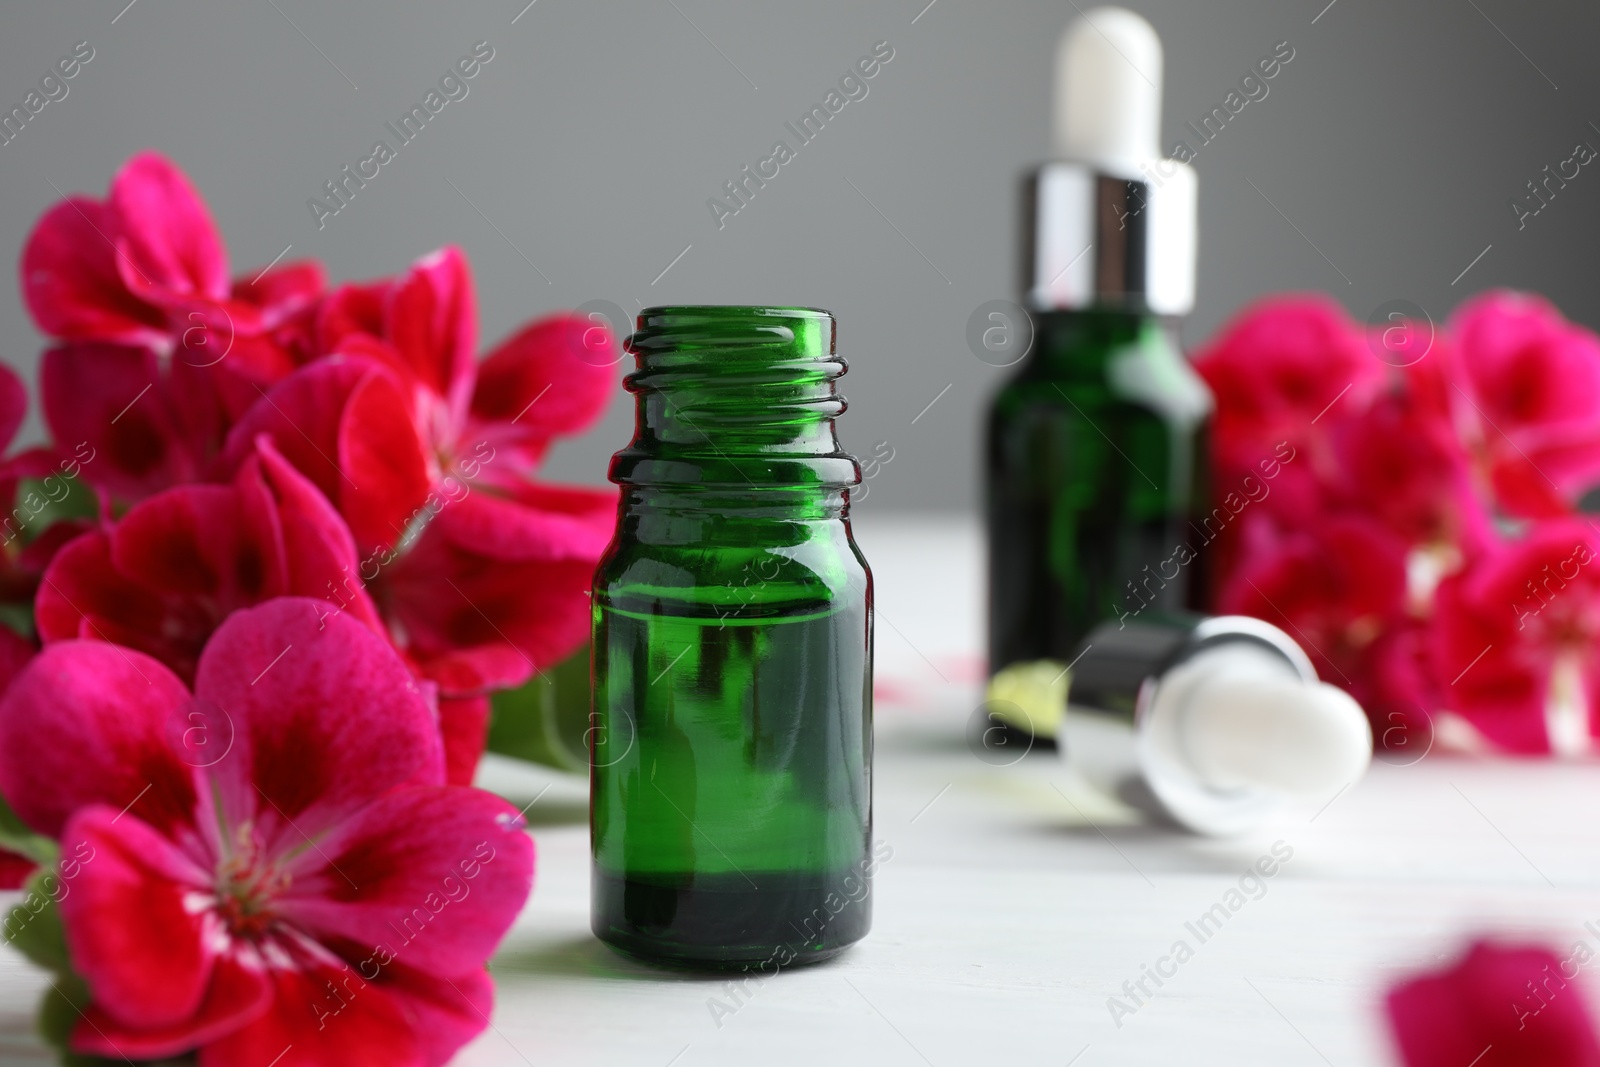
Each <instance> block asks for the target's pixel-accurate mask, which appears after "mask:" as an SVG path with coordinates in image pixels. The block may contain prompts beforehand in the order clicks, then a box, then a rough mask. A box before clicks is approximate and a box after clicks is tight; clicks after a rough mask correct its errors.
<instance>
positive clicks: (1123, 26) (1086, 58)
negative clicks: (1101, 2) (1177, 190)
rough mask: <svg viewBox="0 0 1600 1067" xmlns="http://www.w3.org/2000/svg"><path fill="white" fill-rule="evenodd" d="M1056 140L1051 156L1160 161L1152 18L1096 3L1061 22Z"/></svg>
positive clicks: (1119, 162) (1113, 165)
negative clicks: (1064, 25) (1071, 19)
mask: <svg viewBox="0 0 1600 1067" xmlns="http://www.w3.org/2000/svg"><path fill="white" fill-rule="evenodd" d="M1054 140H1055V144H1054V148H1055V153H1056V157H1057V158H1059V159H1070V160H1074V161H1077V162H1080V163H1090V164H1096V165H1099V166H1101V167H1104V168H1109V169H1127V170H1136V169H1137V168H1138V166H1139V164H1140V163H1144V162H1147V161H1150V160H1154V159H1158V158H1160V155H1161V147H1160V142H1161V38H1159V37H1157V36H1156V31H1155V30H1154V28H1152V27H1151V25H1150V23H1148V22H1146V21H1145V20H1144V19H1143V18H1141V17H1140V16H1139V15H1136V14H1134V13H1133V12H1132V11H1129V10H1127V9H1126V8H1120V7H1097V8H1094V9H1093V10H1091V11H1087V12H1084V14H1083V16H1082V17H1081V18H1079V19H1077V20H1076V21H1074V22H1073V23H1072V24H1071V25H1069V26H1068V27H1067V29H1066V32H1064V33H1063V34H1062V35H1061V43H1060V45H1059V46H1058V47H1057V49H1056V107H1055V131H1054ZM1129 176H1130V177H1132V176H1133V175H1132V174H1130V175H1129Z"/></svg>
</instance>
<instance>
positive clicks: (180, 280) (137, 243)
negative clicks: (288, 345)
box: [109, 152, 228, 306]
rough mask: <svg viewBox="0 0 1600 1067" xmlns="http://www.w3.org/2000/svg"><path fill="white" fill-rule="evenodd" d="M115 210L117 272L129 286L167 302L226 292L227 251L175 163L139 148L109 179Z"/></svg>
mask: <svg viewBox="0 0 1600 1067" xmlns="http://www.w3.org/2000/svg"><path fill="white" fill-rule="evenodd" d="M109 205H110V207H111V209H112V210H113V211H114V212H116V215H117V220H118V222H119V223H120V224H121V233H120V234H119V242H118V243H119V246H120V247H121V248H122V249H123V250H124V251H125V252H126V255H124V256H121V257H119V258H118V263H117V266H118V270H119V272H120V273H121V275H122V280H123V282H124V284H126V285H127V286H128V288H129V289H130V290H131V291H133V292H135V293H138V294H139V295H141V296H143V297H144V298H145V299H147V300H150V301H151V302H152V303H156V304H161V305H163V306H165V305H169V304H171V303H175V302H177V301H179V300H182V299H184V298H189V297H207V298H210V299H212V300H221V299H223V298H225V297H226V296H227V295H228V255H227V252H226V250H224V249H223V247H222V236H221V234H219V233H218V232H217V226H216V223H214V222H212V221H211V213H210V212H209V211H208V210H206V205H205V201H203V200H201V199H200V194H199V193H198V192H196V191H195V188H194V186H192V185H190V184H189V179H188V178H187V177H186V176H185V175H184V173H183V171H181V170H179V169H178V167H177V165H176V164H174V163H173V162H172V161H171V160H170V159H168V158H166V157H165V156H163V155H161V154H160V153H159V152H140V153H139V154H138V155H136V156H134V157H133V158H131V159H129V160H128V161H127V162H126V163H124V164H123V165H122V169H121V170H119V171H118V172H117V175H116V177H114V178H113V179H111V195H110V198H109Z"/></svg>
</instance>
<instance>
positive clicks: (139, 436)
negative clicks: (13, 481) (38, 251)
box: [39, 342, 199, 499]
mask: <svg viewBox="0 0 1600 1067" xmlns="http://www.w3.org/2000/svg"><path fill="white" fill-rule="evenodd" d="M39 392H40V399H41V401H42V406H43V408H44V416H45V421H46V422H47V423H48V424H49V426H50V433H51V436H53V437H54V438H55V439H56V440H57V441H59V442H61V444H62V447H63V448H68V447H71V448H77V447H80V445H81V444H87V445H88V446H89V447H91V448H92V449H94V457H95V458H94V460H93V461H92V462H88V463H85V464H83V468H82V475H83V478H84V480H85V481H87V482H88V483H89V484H90V485H94V486H96V487H99V488H102V489H105V490H106V491H108V492H110V493H112V494H113V495H116V496H120V497H126V498H130V499H138V498H140V497H143V496H148V495H149V494H151V493H154V492H158V491H160V490H162V489H165V488H167V487H168V486H170V485H174V484H177V483H178V482H184V481H193V480H195V479H196V478H197V477H198V474H199V471H198V468H197V465H196V462H195V459H194V457H193V456H192V455H190V453H189V450H188V449H187V448H186V446H185V444H184V440H183V436H182V434H181V432H180V430H179V428H178V423H177V421H176V420H175V418H174V417H173V414H172V412H171V411H170V409H169V407H168V405H167V398H166V388H165V385H164V383H163V381H162V374H161V367H160V361H159V360H158V359H157V357H156V354H155V353H154V352H152V351H150V350H149V349H147V348H128V347H125V346H121V345H110V344H100V343H97V342H84V343H77V344H69V345H62V346H59V347H57V348H52V349H50V350H49V351H48V352H46V353H45V354H44V360H43V362H42V363H41V364H40V367H39Z"/></svg>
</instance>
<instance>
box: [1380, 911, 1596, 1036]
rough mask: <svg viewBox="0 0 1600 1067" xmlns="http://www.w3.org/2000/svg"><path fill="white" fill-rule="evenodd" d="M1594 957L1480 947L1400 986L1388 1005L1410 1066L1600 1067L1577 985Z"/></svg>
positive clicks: (1391, 1022)
mask: <svg viewBox="0 0 1600 1067" xmlns="http://www.w3.org/2000/svg"><path fill="white" fill-rule="evenodd" d="M1587 959H1588V956H1587V955H1585V956H1584V957H1583V959H1582V960H1578V959H1576V957H1575V956H1574V957H1569V958H1568V959H1565V960H1564V959H1562V958H1561V957H1559V956H1557V955H1556V954H1555V953H1553V952H1551V951H1550V950H1549V949H1546V948H1542V947H1539V946H1521V945H1503V944H1496V943H1495V942H1493V941H1479V942H1477V943H1475V944H1474V945H1472V947H1471V948H1470V949H1468V951H1467V953H1466V955H1464V956H1463V957H1461V959H1459V960H1458V961H1456V962H1455V963H1454V964H1452V965H1451V966H1449V967H1446V968H1443V969H1441V970H1437V971H1431V972H1426V973H1423V974H1420V975H1417V976H1415V977H1413V978H1410V979H1408V980H1407V981H1405V982H1402V983H1401V984H1399V985H1397V986H1395V987H1394V988H1393V989H1391V990H1390V991H1389V995H1388V998H1387V1000H1386V1003H1385V1007H1386V1008H1387V1012H1388V1016H1389V1025H1390V1027H1391V1029H1392V1031H1393V1033H1394V1038H1395V1043H1396V1044H1397V1045H1398V1046H1399V1050H1400V1053H1401V1055H1402V1056H1403V1057H1404V1059H1405V1064H1406V1067H1467V1065H1469V1064H1470V1065H1473V1067H1600V1044H1597V1043H1596V1040H1595V1030H1594V1024H1593V1022H1592V1021H1591V1020H1590V1017H1589V1008H1588V1004H1587V1003H1586V1002H1585V1000H1584V994H1583V991H1582V990H1580V989H1579V988H1578V986H1577V985H1576V983H1575V979H1576V978H1577V975H1578V971H1579V968H1580V967H1581V965H1582V963H1583V962H1585V961H1586V960H1587Z"/></svg>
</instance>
